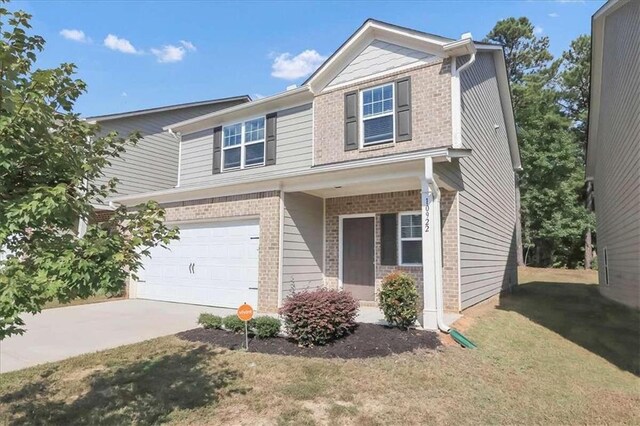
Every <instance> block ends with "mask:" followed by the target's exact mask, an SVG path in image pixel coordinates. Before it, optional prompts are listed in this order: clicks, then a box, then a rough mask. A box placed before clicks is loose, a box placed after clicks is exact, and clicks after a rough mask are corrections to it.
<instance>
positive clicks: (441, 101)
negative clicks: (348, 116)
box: [313, 59, 451, 165]
mask: <svg viewBox="0 0 640 426" xmlns="http://www.w3.org/2000/svg"><path fill="white" fill-rule="evenodd" d="M405 76H411V103H412V105H411V122H412V135H413V138H412V140H410V141H405V142H400V143H397V144H393V143H388V144H382V145H377V146H373V147H367V148H363V149H359V150H352V151H345V150H344V94H345V93H347V92H351V91H353V90H360V89H365V88H367V87H371V86H377V85H379V84H384V83H387V82H390V81H393V80H396V79H398V78H401V77H405ZM313 114H314V138H315V139H314V160H315V163H314V164H316V165H320V164H327V163H334V162H340V161H348V160H357V159H361V158H370V157H380V156H384V155H389V154H397V153H401V152H409V151H416V150H419V149H425V148H433V147H439V146H449V145H451V65H450V61H449V59H446V60H444V61H440V62H434V63H430V64H426V65H424V66H421V67H418V68H414V69H412V70H409V71H404V72H398V73H395V74H392V75H388V76H385V77H384V78H378V79H370V80H367V81H363V82H360V83H357V84H353V85H350V86H347V87H342V88H339V89H336V90H333V91H328V92H326V93H322V94H320V95H318V96H316V97H315V99H314V108H313Z"/></svg>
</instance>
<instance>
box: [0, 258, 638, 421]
mask: <svg viewBox="0 0 640 426" xmlns="http://www.w3.org/2000/svg"><path fill="white" fill-rule="evenodd" d="M521 278H522V280H521V282H525V281H528V284H525V285H521V286H520V287H519V288H518V289H517V290H516V291H515V292H514V294H513V295H511V296H509V297H505V298H503V299H502V300H501V301H500V303H499V304H498V305H497V306H494V305H491V304H485V305H482V306H479V307H477V308H474V309H472V310H470V311H467V312H466V313H465V317H464V320H463V321H462V322H461V324H460V326H461V328H463V329H464V331H465V334H466V335H467V336H468V337H469V338H470V339H472V340H473V341H474V342H475V343H477V344H478V346H479V349H478V350H465V349H462V348H460V347H457V346H454V345H448V346H444V347H441V348H440V349H437V350H421V351H418V352H414V353H404V354H400V355H393V356H389V357H383V358H368V359H360V360H340V359H315V358H303V357H294V356H279V355H266V354H259V353H245V352H239V351H228V350H222V349H217V348H214V347H211V346H208V345H203V344H199V343H191V342H187V341H184V340H181V339H179V338H178V337H175V336H172V337H166V338H161V339H155V340H150V341H147V342H144V343H140V344H136V345H130V346H125V347H121V348H117V349H114V350H109V351H104V352H99V353H96V354H90V355H85V356H81V357H77V358H72V359H69V360H66V361H63V362H58V363H53V364H47V365H44V366H39V367H34V368H29V369H26V370H22V371H17V372H12V373H6V374H2V375H0V424H12V423H13V424H34V423H35V424H65V425H67V424H129V423H141V424H150V423H160V422H170V423H175V424H225V423H227V424H296V425H299V424H358V425H374V424H460V423H464V424H487V423H501V424H560V423H565V424H567V423H571V424H632V423H635V424H637V422H638V420H639V419H640V378H638V376H637V374H638V359H637V358H638V353H639V352H638V351H639V350H640V349H639V344H638V339H639V338H640V337H639V332H640V331H639V330H638V325H639V316H638V312H637V311H633V310H629V309H625V308H622V307H621V306H619V305H616V304H613V303H612V302H609V301H607V300H606V299H603V298H601V297H600V296H599V295H598V292H597V288H596V287H595V286H594V285H592V282H593V275H592V274H585V273H582V272H579V273H577V274H576V273H572V272H571V271H567V272H565V271H559V272H558V273H554V272H553V271H551V272H550V271H535V270H531V269H528V270H526V271H522V272H521ZM550 280H555V281H553V282H549V281H550ZM194 322H195V318H194ZM444 340H445V341H446V339H444Z"/></svg>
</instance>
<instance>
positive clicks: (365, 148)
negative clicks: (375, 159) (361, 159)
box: [358, 141, 396, 152]
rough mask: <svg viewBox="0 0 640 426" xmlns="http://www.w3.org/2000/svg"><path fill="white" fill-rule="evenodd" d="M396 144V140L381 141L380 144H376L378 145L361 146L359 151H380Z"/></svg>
mask: <svg viewBox="0 0 640 426" xmlns="http://www.w3.org/2000/svg"><path fill="white" fill-rule="evenodd" d="M394 146H396V143H395V141H389V142H382V143H379V144H376V145H370V146H361V147H360V148H359V149H358V152H369V151H378V150H381V149H386V148H393V147H394Z"/></svg>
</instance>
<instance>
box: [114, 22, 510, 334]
mask: <svg viewBox="0 0 640 426" xmlns="http://www.w3.org/2000/svg"><path fill="white" fill-rule="evenodd" d="M174 121H175V123H171V124H168V125H166V127H164V130H165V131H169V130H171V131H172V132H174V133H175V134H180V135H181V142H180V143H181V152H182V155H181V163H180V167H179V182H180V184H179V187H177V188H172V189H168V190H161V191H156V192H151V193H146V194H136V195H127V196H121V197H116V198H115V199H114V200H113V201H115V202H118V203H123V204H127V205H135V204H137V203H140V202H143V201H145V200H148V199H155V200H157V201H158V202H160V203H161V204H162V205H163V206H164V207H166V210H167V221H168V222H169V223H170V224H174V225H176V226H179V227H180V230H181V238H180V241H179V242H175V243H172V244H171V250H162V249H155V250H153V257H152V258H151V259H148V260H146V261H145V270H144V271H142V272H141V273H140V280H139V281H138V282H133V283H131V285H130V294H131V295H132V297H140V298H148V299H157V300H168V301H175V302H184V303H195V304H203V305H214V306H224V307H237V306H238V305H239V304H241V303H243V302H247V303H250V304H252V305H254V306H256V307H257V309H258V310H259V311H261V312H275V311H276V310H277V308H278V307H279V306H280V304H281V303H282V300H283V298H285V297H286V296H287V295H289V294H291V293H292V292H293V291H296V290H298V291H299V290H304V289H309V288H318V287H323V286H324V287H328V288H337V289H343V290H345V291H350V292H352V293H353V294H354V295H355V296H356V297H357V298H358V299H359V300H360V301H361V304H363V305H365V306H367V305H374V304H375V299H376V293H377V291H378V289H379V286H380V284H381V281H382V279H383V278H384V277H385V276H386V275H387V274H389V273H390V272H392V271H395V270H401V271H404V272H406V273H407V274H409V275H411V276H413V277H414V278H415V281H416V283H417V286H418V289H419V292H420V295H421V302H420V303H421V308H422V309H423V315H422V316H421V320H422V322H423V325H424V326H425V327H426V328H429V329H435V328H437V322H438V321H437V319H438V317H439V316H440V317H441V314H442V312H443V311H447V312H460V311H461V310H463V309H465V308H468V307H469V306H472V305H474V304H476V303H478V302H481V301H483V300H485V299H487V298H489V297H491V296H493V295H496V294H498V293H500V292H501V291H503V290H506V289H509V288H510V287H511V286H514V285H516V282H517V270H516V241H515V226H516V208H515V206H516V199H515V197H516V192H515V172H514V170H517V169H519V168H520V160H519V153H518V148H517V141H516V133H515V126H514V120H513V113H512V107H511V99H510V92H509V84H508V80H507V75H506V67H505V62H504V54H503V50H502V48H501V47H500V46H496V45H490V44H485V43H478V42H474V41H473V40H472V39H471V38H470V35H468V36H466V37H463V38H462V39H460V40H453V39H448V38H444V37H439V36H434V35H431V34H426V33H423V32H420V31H415V30H411V29H408V28H403V27H398V26H395V25H390V24H387V23H383V22H379V21H375V20H368V21H366V22H365V23H364V24H363V25H362V27H361V28H359V29H358V30H357V31H356V33H355V34H353V35H352V36H351V37H350V38H349V39H348V40H347V41H346V42H345V43H344V44H343V45H342V46H341V47H340V48H339V49H338V50H337V51H336V52H335V53H334V54H333V55H332V56H331V57H330V58H329V59H328V60H327V61H326V62H325V63H324V64H323V65H322V66H321V67H320V68H319V69H318V70H317V71H316V72H315V73H314V74H313V75H312V76H311V77H310V78H309V79H308V80H307V81H306V82H305V83H304V84H303V85H302V86H301V87H298V88H293V89H291V90H288V91H286V92H283V93H280V94H277V95H274V96H270V97H267V98H263V99H259V100H256V101H253V102H250V103H246V104H241V105H237V106H234V107H231V108H228V109H225V110H221V111H218V112H213V113H210V114H205V115H202V116H200V117H196V118H192V119H188V120H184V121H180V120H179V119H178V120H174Z"/></svg>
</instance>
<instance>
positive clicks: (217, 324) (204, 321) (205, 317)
mask: <svg viewBox="0 0 640 426" xmlns="http://www.w3.org/2000/svg"><path fill="white" fill-rule="evenodd" d="M198 324H200V325H201V326H202V327H204V328H214V329H216V330H218V329H221V328H222V317H219V316H218V315H213V314H207V313H202V314H200V316H199V317H198Z"/></svg>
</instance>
